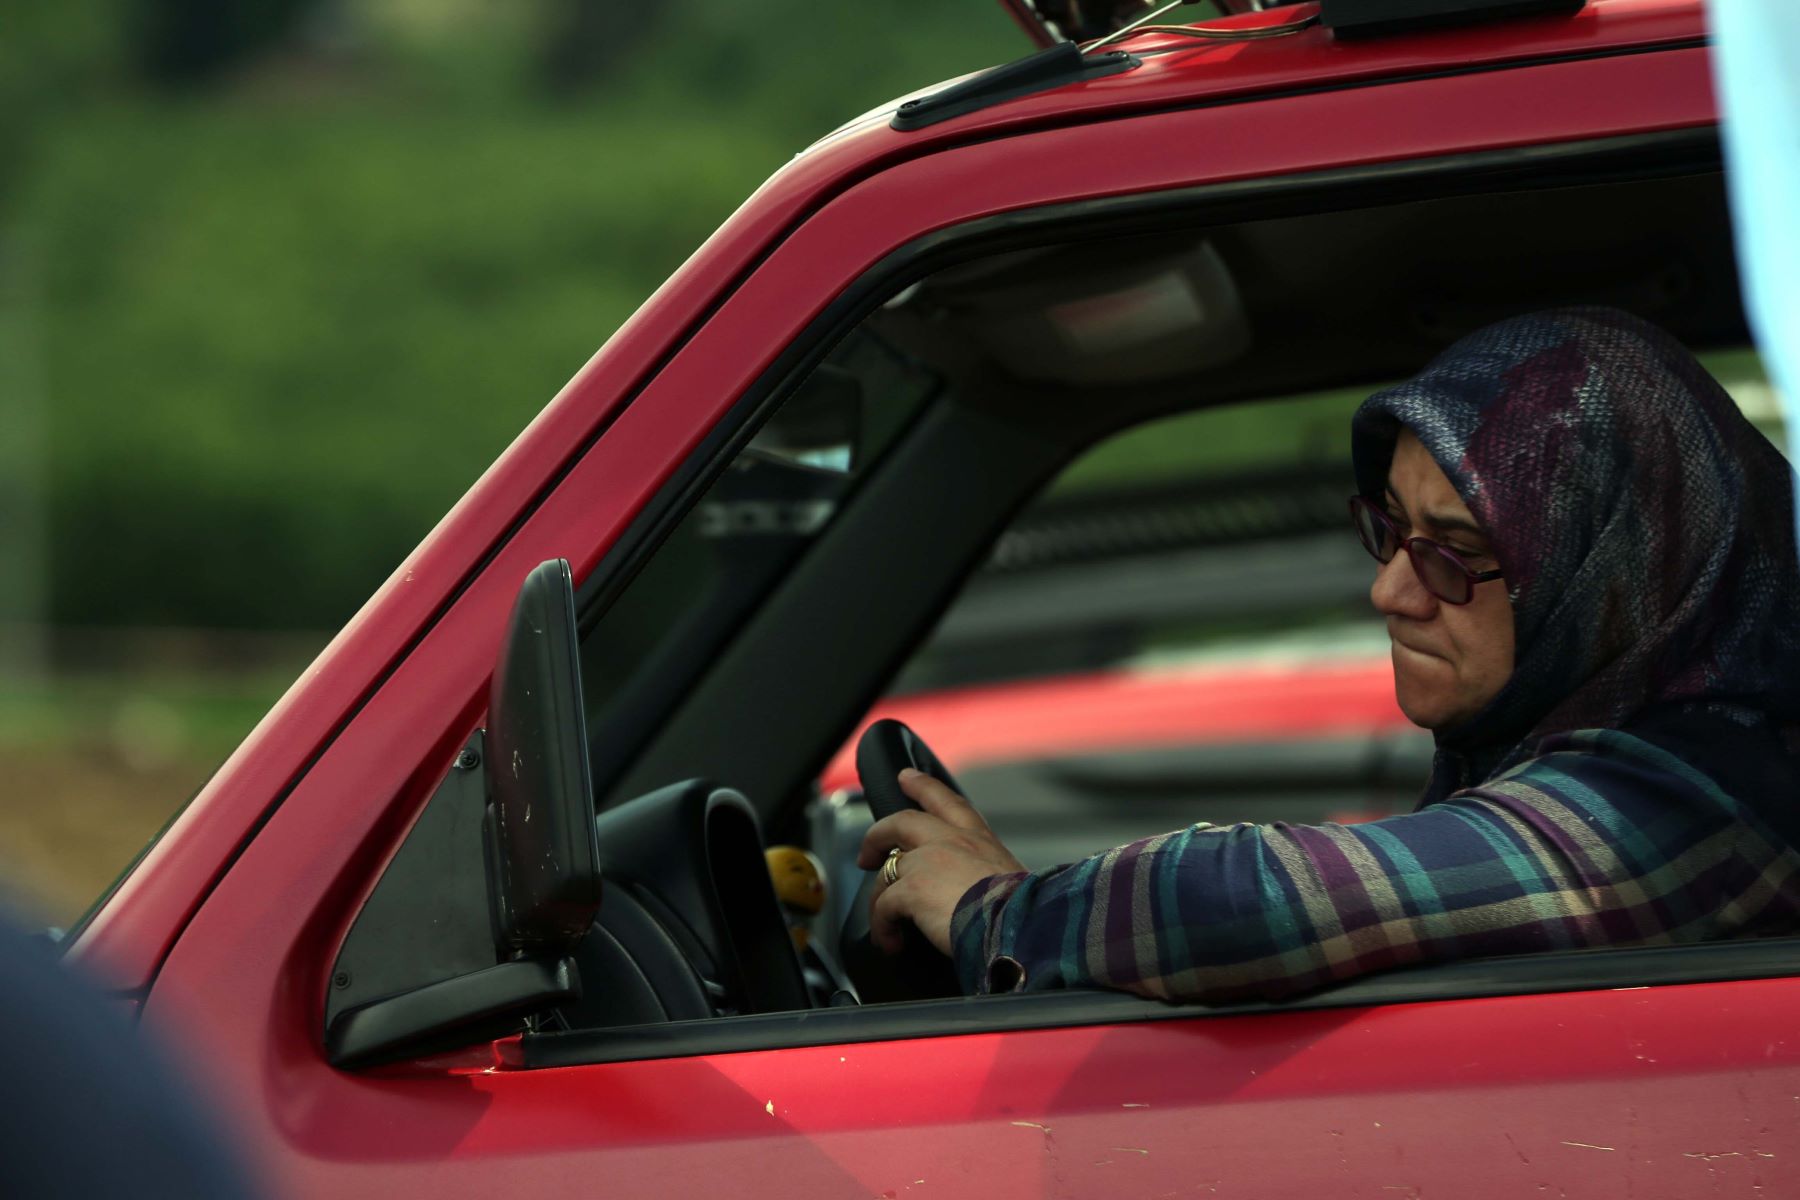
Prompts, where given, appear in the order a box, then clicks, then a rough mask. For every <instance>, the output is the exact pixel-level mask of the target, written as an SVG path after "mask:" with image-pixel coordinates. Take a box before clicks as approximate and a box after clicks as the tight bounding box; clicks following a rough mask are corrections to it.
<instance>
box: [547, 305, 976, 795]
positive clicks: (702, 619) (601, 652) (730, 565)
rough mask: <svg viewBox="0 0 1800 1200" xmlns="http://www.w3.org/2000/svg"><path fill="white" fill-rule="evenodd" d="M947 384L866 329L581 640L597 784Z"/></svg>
mask: <svg viewBox="0 0 1800 1200" xmlns="http://www.w3.org/2000/svg"><path fill="white" fill-rule="evenodd" d="M940 388H941V382H940V380H939V379H938V377H937V376H936V375H935V374H933V373H932V372H931V371H929V370H928V369H926V368H925V367H924V366H922V365H921V364H919V363H917V362H916V361H914V360H913V359H911V358H910V357H908V356H907V355H906V354H904V353H902V352H900V351H898V350H896V349H895V348H893V347H892V346H890V345H888V344H887V343H885V342H883V341H882V340H880V339H879V338H878V337H876V336H875V335H873V334H872V333H870V332H868V331H866V330H863V331H858V332H856V333H854V334H852V335H851V336H850V337H849V338H848V339H846V340H845V341H844V342H843V343H842V344H841V345H839V346H838V347H837V348H836V349H834V350H833V352H832V353H831V354H830V356H829V357H828V358H827V360H826V361H825V362H824V363H823V364H821V365H820V366H819V367H818V368H817V369H815V371H814V372H813V373H812V374H811V375H810V376H809V377H808V379H807V380H806V381H805V382H804V383H803V384H802V385H801V386H800V387H799V388H798V389H796V391H795V392H794V394H793V395H792V396H791V397H789V398H788V399H787V400H786V401H784V402H783V404H782V406H781V407H780V408H779V409H778V410H777V411H776V413H775V414H774V415H773V416H772V417H771V418H770V419H769V421H768V422H767V423H766V424H765V425H764V427H763V428H762V429H761V430H759V431H758V433H757V434H756V436H755V437H754V438H753V439H752V441H751V442H750V444H749V445H748V446H746V447H745V448H744V450H743V451H741V452H740V453H739V454H738V455H737V456H736V457H735V458H734V459H733V460H732V461H731V463H730V464H729V465H728V466H727V467H726V468H725V470H724V471H723V472H722V473H721V474H720V475H719V477H718V478H717V479H716V480H715V481H714V482H713V483H712V485H711V486H710V487H709V488H708V489H707V491H706V493H705V494H704V495H703V496H702V497H701V499H700V501H699V503H697V504H696V505H695V506H694V507H693V509H692V510H690V511H689V512H688V513H687V514H686V515H685V516H684V517H683V518H682V519H681V520H680V521H679V523H678V524H677V525H676V526H675V527H674V529H673V530H672V531H671V532H670V533H669V535H668V537H667V539H666V540H665V541H664V542H663V544H662V545H661V546H659V547H658V548H657V550H656V551H655V553H654V555H653V556H652V558H651V559H650V561H649V562H648V563H647V564H646V565H645V567H644V569H643V570H642V571H641V572H640V573H639V574H638V575H637V577H636V578H635V579H633V580H632V581H631V583H630V584H629V585H628V587H627V588H626V589H625V591H624V592H623V593H622V594H621V595H620V596H619V598H618V599H617V600H616V601H615V602H614V603H613V604H612V606H611V607H610V608H609V609H608V610H607V612H606V613H605V614H604V615H603V616H602V617H601V619H600V620H599V621H598V623H597V624H595V625H594V626H593V628H592V629H591V631H590V632H589V633H588V634H587V635H586V636H585V637H584V638H583V639H582V643H581V672H582V679H583V685H584V690H585V696H584V701H585V706H586V716H587V725H588V735H589V742H590V745H591V747H592V754H593V760H594V769H595V777H596V784H597V786H598V787H599V788H600V791H601V793H602V795H604V794H605V790H606V787H605V780H606V779H607V778H609V777H610V776H611V774H612V772H613V771H616V770H617V769H618V768H620V767H622V766H623V765H625V763H624V760H625V759H626V758H627V757H628V755H629V753H630V752H631V750H632V749H633V748H635V747H637V746H638V745H640V744H641V742H642V740H643V736H644V734H645V733H646V731H647V730H649V729H651V728H654V726H655V723H656V722H658V721H659V720H661V719H662V717H663V715H664V714H665V713H666V712H667V711H668V710H669V708H670V706H672V705H673V704H675V703H676V702H677V701H678V700H679V698H680V696H681V694H682V690H683V688H684V687H685V685H686V684H687V683H688V681H689V680H690V679H691V677H692V675H693V673H694V671H695V670H696V669H698V667H699V665H701V664H703V663H705V662H706V661H707V660H708V659H709V658H710V657H711V656H712V655H714V654H715V653H716V652H717V651H718V650H719V648H720V647H721V646H722V645H723V644H724V642H725V640H726V639H727V638H728V637H729V636H730V634H731V632H732V631H733V630H734V629H735V628H736V626H737V624H738V622H739V621H740V620H741V619H742V617H743V616H744V614H746V613H748V612H749V611H751V610H752V609H753V608H755V606H756V605H757V604H758V603H759V602H760V601H761V599H762V598H763V596H764V595H766V594H767V593H768V592H769V591H770V589H772V588H773V587H774V586H775V585H776V584H777V583H778V581H779V580H780V579H781V578H782V576H783V575H784V574H785V573H786V572H787V571H788V570H789V569H790V568H791V567H792V566H793V564H794V563H795V562H797V561H798V560H799V558H800V557H801V556H802V555H803V554H805V552H806V550H807V548H808V547H809V546H810V545H811V544H812V543H813V541H814V540H815V539H816V538H817V537H818V535H819V534H820V533H821V532H822V531H823V530H824V529H825V528H826V527H827V526H828V525H829V524H830V523H831V521H832V520H833V518H834V516H835V515H836V513H837V511H838V507H839V505H841V504H842V503H843V502H844V500H845V499H846V498H847V497H848V496H849V495H850V494H851V492H852V491H853V490H854V489H855V488H856V486H857V484H858V483H859V481H860V480H861V479H862V478H863V477H864V475H865V474H866V472H867V471H868V469H869V467H870V465H871V464H872V463H874V462H875V461H876V460H877V459H879V458H880V456H881V454H882V453H883V451H884V450H885V449H886V448H887V447H888V445H890V444H891V443H892V441H893V440H894V438H895V437H896V435H897V434H898V433H899V432H900V431H901V430H902V429H904V428H905V426H906V425H907V424H908V422H910V421H911V420H912V418H913V417H914V416H915V415H916V414H917V412H918V411H919V410H920V409H921V407H923V405H924V404H925V403H926V402H927V401H928V400H929V399H931V398H932V397H933V396H934V395H935V394H936V393H937V392H938V391H939V390H940Z"/></svg>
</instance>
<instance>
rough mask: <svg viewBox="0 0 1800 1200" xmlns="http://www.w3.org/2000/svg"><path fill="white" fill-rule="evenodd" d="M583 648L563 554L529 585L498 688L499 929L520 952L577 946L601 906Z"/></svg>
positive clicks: (494, 748)
mask: <svg viewBox="0 0 1800 1200" xmlns="http://www.w3.org/2000/svg"><path fill="white" fill-rule="evenodd" d="M578 649H579V647H578V643H577V641H576V636H575V588H574V582H573V580H572V579H571V578H570V576H569V564H568V561H567V560H566V559H561V558H554V559H551V560H550V561H548V562H545V563H541V564H539V565H538V567H537V568H536V569H535V570H533V571H532V572H531V574H530V575H528V576H526V577H525V585H524V586H523V587H521V588H520V589H519V598H518V600H517V601H516V602H514V604H513V611H512V620H511V622H510V623H509V624H508V626H507V631H506V642H505V644H504V645H502V647H501V649H500V663H499V666H498V667H496V668H495V670H494V682H493V684H492V686H491V688H490V690H489V693H488V738H487V742H488V751H487V754H486V756H485V757H486V768H485V774H486V776H487V797H488V803H487V818H486V821H485V823H484V824H485V830H484V832H485V833H486V840H487V844H488V849H489V855H490V857H489V860H488V861H489V864H490V868H491V872H492V878H491V880H490V882H491V884H492V891H493V897H494V928H495V934H496V938H495V940H496V941H497V943H498V944H499V947H500V948H501V950H502V952H503V953H510V954H511V955H512V956H513V957H522V956H527V955H532V954H562V953H567V952H568V951H570V950H572V949H574V948H575V944H576V943H577V942H579V941H580V940H581V939H582V937H584V936H585V935H586V934H587V931H588V927H589V926H591V925H592V924H593V923H594V916H595V914H597V913H598V912H599V911H600V845H599V841H598V835H597V833H596V831H595V828H594V786H593V781H592V777H591V775H590V772H589V770H588V746H587V731H586V729H585V728H584V726H583V724H582V719H581V663H580V658H579V654H578Z"/></svg>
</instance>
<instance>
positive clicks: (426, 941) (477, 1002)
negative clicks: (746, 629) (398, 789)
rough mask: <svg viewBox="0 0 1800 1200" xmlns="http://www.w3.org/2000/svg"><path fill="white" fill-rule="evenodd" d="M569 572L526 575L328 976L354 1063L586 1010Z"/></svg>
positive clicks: (583, 782) (593, 876) (581, 807)
mask: <svg viewBox="0 0 1800 1200" xmlns="http://www.w3.org/2000/svg"><path fill="white" fill-rule="evenodd" d="M599 858H600V852H599V845H598V839H597V833H596V829H595V825H594V812H593V787H592V783H591V781H590V776H589V771H588V757H587V732H586V729H585V727H584V724H583V720H582V711H581V671H580V666H579V658H578V656H577V642H576V635H575V594H574V588H573V585H572V581H571V579H570V576H569V564H568V563H567V562H565V561H564V560H562V559H551V560H550V561H548V562H545V563H542V564H540V565H539V566H538V567H536V568H535V569H534V570H533V571H532V572H531V574H530V575H528V576H527V577H526V579H525V583H524V585H523V586H522V587H521V588H520V589H519V596H518V599H517V600H516V601H515V602H514V604H513V612H512V618H511V620H510V621H509V622H508V625H507V632H506V640H505V642H504V643H503V645H502V647H501V650H500V658H499V663H498V666H497V667H496V669H495V671H494V680H493V684H492V685H491V687H490V690H489V699H488V728H487V729H486V730H485V731H477V732H476V734H475V735H474V736H473V737H472V738H470V739H469V741H468V743H467V744H466V745H464V747H463V748H462V750H461V752H460V753H459V754H458V755H457V757H456V760H455V762H454V764H452V765H451V767H450V770H449V774H448V775H447V776H446V777H445V779H444V781H443V783H442V784H441V785H440V786H439V787H438V790H437V792H436V793H435V794H434V795H433V796H432V798H431V801H430V802H429V803H428V804H427V805H426V807H425V811H424V812H423V813H422V814H420V817H419V820H418V822H417V824H415V825H414V827H413V829H412V832H411V833H410V834H408V836H407V839H406V842H405V844H404V845H402V846H401V847H400V851H399V853H397V854H396V855H395V856H394V861H393V862H392V863H390V864H389V866H388V869H387V872H386V873H385V874H383V875H382V877H381V881H380V882H379V883H378V884H376V887H375V891H374V892H373V893H372V894H371V895H370V897H369V900H368V903H367V904H365V905H364V906H363V911H362V913H361V914H360V915H359V916H358V917H357V919H356V924H355V925H354V926H352V927H351V930H350V935H349V937H347V938H346V939H345V940H344V946H343V949H342V950H341V951H340V952H339V954H338V959H337V962H336V963H335V964H334V965H333V968H332V976H331V982H330V984H329V987H328V991H327V993H326V1001H325V1052H326V1056H327V1057H328V1058H329V1059H330V1060H331V1062H332V1064H333V1065H334V1066H338V1067H360V1066H371V1065H374V1064H376V1063H382V1062H391V1061H393V1060H395V1059H400V1058H405V1057H408V1056H415V1055H418V1054H422V1053H428V1052H430V1051H433V1050H437V1049H445V1048H450V1047H454V1046H459V1045H469V1044H472V1043H475V1042H479V1041H483V1040H489V1039H492V1038H495V1037H502V1036H505V1035H507V1034H509V1033H513V1032H516V1031H517V1030H519V1029H520V1028H521V1027H522V1026H523V1024H524V1022H525V1019H526V1018H527V1017H529V1016H531V1015H532V1014H534V1013H539V1012H543V1011H545V1010H546V1009H550V1008H554V1007H557V1006H559V1005H562V1004H566V1003H569V1002H570V1001H572V1000H575V999H578V998H579V997H580V995H581V979H580V974H579V972H578V971H577V970H576V967H575V960H574V959H573V958H572V957H570V953H571V951H573V950H574V948H575V946H576V945H577V943H579V942H580V941H581V939H582V938H583V937H584V936H585V935H586V934H587V931H588V929H589V927H590V926H591V925H592V924H593V921H594V917H595V915H596V914H597V913H598V912H599V909H600V891H601V883H600V866H599Z"/></svg>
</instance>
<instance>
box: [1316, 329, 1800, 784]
mask: <svg viewBox="0 0 1800 1200" xmlns="http://www.w3.org/2000/svg"><path fill="white" fill-rule="evenodd" d="M1403 425H1404V426H1405V427H1406V428H1408V429H1410V430H1412V431H1413V433H1414V434H1416V435H1417V436H1418V438H1419V440H1420V441H1421V442H1422V443H1423V444H1424V446H1425V449H1426V450H1427V451H1428V452H1429V453H1430V454H1431V456H1432V458H1433V459H1434V460H1436V462H1437V464H1438V466H1439V467H1441V468H1442V469H1443V471H1444V473H1445V474H1446V475H1447V476H1449V478H1450V481H1451V483H1452V484H1453V485H1454V486H1455V488H1456V490H1457V492H1458V494H1460V495H1461V497H1462V498H1463V501H1464V502H1465V503H1466V504H1467V505H1468V506H1469V511H1470V512H1471V513H1473V514H1474V516H1475V519H1476V520H1477V521H1479V522H1480V523H1481V525H1482V526H1483V528H1485V529H1486V530H1487V532H1488V536H1489V540H1490V542H1491V544H1492V547H1493V551H1494V557H1495V558H1496V559H1497V560H1498V563H1499V566H1500V569H1501V570H1502V571H1503V572H1504V573H1505V585H1504V586H1505V587H1506V588H1507V592H1508V595H1509V596H1510V597H1511V600H1512V613H1513V626H1514V633H1515V648H1516V649H1515V666H1514V669H1513V674H1512V677H1511V678H1510V679H1509V680H1508V681H1507V683H1506V684H1505V686H1504V687H1503V688H1502V689H1501V691H1500V692H1499V694H1498V695H1496V696H1495V697H1494V699H1493V700H1492V701H1491V702H1489V704H1488V705H1487V706H1486V707H1485V708H1483V709H1482V710H1481V711H1480V712H1479V713H1477V714H1476V715H1475V716H1474V717H1472V718H1470V719H1469V720H1468V721H1466V722H1464V723H1462V724H1461V725H1458V726H1456V727H1454V728H1451V729H1446V730H1440V731H1438V734H1437V743H1438V749H1439V754H1438V761H1437V764H1436V768H1435V769H1434V772H1433V779H1432V783H1431V785H1430V787H1429V788H1428V790H1427V794H1426V797H1425V802H1427V803H1429V802H1430V801H1432V800H1434V799H1437V798H1439V797H1441V796H1442V795H1444V794H1447V793H1448V792H1449V791H1452V790H1454V789H1455V788H1457V787H1463V786H1468V785H1471V784H1476V783H1480V782H1481V781H1483V780H1485V779H1487V778H1489V777H1491V776H1492V775H1493V774H1495V773H1497V772H1498V771H1500V770H1502V769H1504V768H1505V767H1507V766H1509V765H1511V764H1513V763H1515V762H1518V761H1519V760H1521V759H1523V758H1525V757H1528V756H1529V755H1530V753H1531V747H1532V746H1533V745H1535V744H1536V742H1537V741H1538V739H1540V738H1542V737H1544V736H1546V735H1548V734H1552V733H1557V732H1562V731H1566V730H1570V729H1579V728H1595V727H1604V728H1615V729H1616V728H1623V727H1625V726H1627V725H1628V724H1630V723H1631V722H1632V721H1633V720H1634V718H1637V717H1639V716H1640V715H1642V714H1644V713H1645V712H1647V711H1648V710H1650V709H1651V708H1652V707H1655V706H1664V707H1663V708H1662V709H1661V711H1667V708H1666V706H1669V705H1683V706H1685V707H1686V709H1687V710H1688V711H1693V712H1704V713H1707V714H1711V715H1713V716H1718V715H1720V714H1724V715H1725V716H1727V717H1728V718H1730V719H1733V720H1736V721H1737V722H1738V723H1740V724H1743V723H1748V722H1753V721H1758V720H1764V719H1767V720H1769V721H1771V722H1772V723H1773V724H1774V725H1775V726H1778V727H1786V726H1788V725H1790V724H1791V723H1793V722H1794V721H1796V720H1797V719H1800V573H1797V572H1796V565H1795V549H1794V507H1793V495H1794V489H1793V483H1792V479H1793V476H1792V472H1791V471H1790V469H1789V467H1788V465H1787V463H1786V461H1785V460H1784V459H1783V458H1782V457H1781V455H1780V453H1779V452H1778V451H1777V450H1776V449H1775V448H1774V447H1773V446H1772V445H1770V443H1769V441H1768V439H1767V438H1765V437H1763V435H1762V434H1761V433H1759V432H1757V430H1756V429H1755V428H1754V427H1753V426H1752V425H1751V424H1750V422H1749V421H1748V420H1746V419H1745V418H1744V416H1743V414H1742V413H1740V412H1739V411H1738V408H1737V406H1736V405H1735V404H1734V403H1733V402H1732V400H1731V398H1730V397H1729V396H1728V395H1727V394H1726V393H1725V390H1724V389H1723V388H1722V387H1720V386H1719V384H1718V382H1717V381H1716V380H1714V379H1713V378H1712V376H1710V375H1709V374H1707V372H1706V369H1705V368H1704V367H1702V366H1701V365H1700V364H1699V363H1698V362H1697V361H1695V359H1694V357H1693V355H1691V354H1690V353H1688V351H1687V350H1686V349H1685V348H1683V347H1682V346H1681V344H1680V343H1678V342H1676V341H1675V340H1674V339H1673V338H1671V337H1670V336H1669V335H1668V334H1666V333H1663V332H1662V331H1661V330H1659V329H1657V328H1655V327H1654V326H1652V325H1650V324H1648V323H1646V322H1644V321H1641V320H1639V319H1638V318H1636V317H1633V316H1631V315H1629V314H1627V313H1623V312H1618V311H1615V310H1611V309H1604V308H1569V309H1562V310H1558V311H1554V312H1545V313H1538V314H1534V315H1532V316H1526V317H1517V318H1514V319H1511V320H1507V321H1502V322H1500V323H1498V324H1495V325H1491V326H1488V327H1487V328H1485V329H1482V330H1479V331H1477V332H1475V333H1473V334H1470V335H1469V336H1468V337H1465V338H1463V339H1462V340H1461V341H1459V342H1457V343H1456V344H1455V345H1454V346H1452V347H1450V348H1449V349H1448V350H1446V351H1444V352H1443V353H1442V354H1440V355H1439V356H1438V357H1437V358H1436V359H1434V360H1433V361H1432V362H1431V364H1430V365H1429V366H1427V367H1426V368H1425V370H1424V371H1422V372H1421V373H1420V374H1419V375H1418V376H1416V377H1415V378H1413V379H1411V380H1408V381H1407V382H1405V383H1402V384H1399V385H1397V386H1395V387H1392V388H1388V389H1386V390H1384V391H1381V392H1377V393H1376V394H1375V395H1373V396H1371V397H1369V399H1368V400H1367V401H1365V402H1364V403H1363V405H1362V407H1361V408H1360V409H1358V410H1357V413H1356V416H1355V418H1354V419H1353V421H1352V424H1351V436H1352V446H1353V455H1354V459H1355V466H1356V480H1357V487H1358V489H1359V490H1360V491H1361V492H1363V493H1364V494H1365V495H1368V496H1371V497H1379V496H1380V495H1381V494H1382V492H1383V490H1384V488H1385V486H1386V482H1387V472H1388V467H1389V465H1390V463H1391V461H1392V458H1393V453H1394V443H1395V439H1396V438H1397V437H1398V435H1399V430H1400V427H1401V426H1403Z"/></svg>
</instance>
